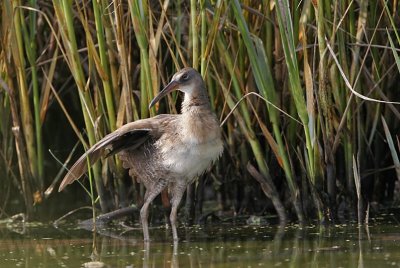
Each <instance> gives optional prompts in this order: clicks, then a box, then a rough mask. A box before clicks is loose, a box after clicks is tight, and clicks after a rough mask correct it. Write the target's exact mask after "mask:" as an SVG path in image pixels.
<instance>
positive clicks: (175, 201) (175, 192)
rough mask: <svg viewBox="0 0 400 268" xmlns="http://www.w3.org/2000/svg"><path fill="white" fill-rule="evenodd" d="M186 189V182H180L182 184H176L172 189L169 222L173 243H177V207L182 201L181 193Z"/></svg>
mask: <svg viewBox="0 0 400 268" xmlns="http://www.w3.org/2000/svg"><path fill="white" fill-rule="evenodd" d="M185 189H186V182H185V181H184V180H182V182H179V181H178V182H176V183H175V184H174V185H173V187H172V189H171V193H172V198H171V206H172V208H171V214H170V216H169V220H170V222H171V228H172V236H173V239H174V241H178V231H177V229H176V227H177V221H176V215H177V213H178V206H179V204H180V202H181V200H182V196H183V193H184V192H185Z"/></svg>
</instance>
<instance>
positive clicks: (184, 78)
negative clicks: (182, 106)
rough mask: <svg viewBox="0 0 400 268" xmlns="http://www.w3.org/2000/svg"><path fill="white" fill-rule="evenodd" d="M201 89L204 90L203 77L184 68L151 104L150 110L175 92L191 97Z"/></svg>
mask: <svg viewBox="0 0 400 268" xmlns="http://www.w3.org/2000/svg"><path fill="white" fill-rule="evenodd" d="M200 88H204V81H203V78H202V77H201V75H200V74H199V73H198V72H197V71H196V70H195V69H193V68H190V67H188V68H183V69H182V70H180V71H178V72H177V73H176V74H174V76H173V77H172V79H171V82H169V84H168V85H167V86H166V87H165V88H164V89H163V90H161V91H160V93H159V94H158V95H157V96H156V97H155V98H154V99H153V100H152V101H151V102H150V105H149V108H151V107H153V106H154V104H156V103H157V102H158V101H160V99H162V98H163V97H165V96H166V95H167V94H168V93H170V92H172V91H174V90H179V91H182V92H184V93H185V94H190V95H191V94H193V92H194V91H195V90H199V89H200Z"/></svg>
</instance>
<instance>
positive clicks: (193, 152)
mask: <svg viewBox="0 0 400 268" xmlns="http://www.w3.org/2000/svg"><path fill="white" fill-rule="evenodd" d="M173 90H179V91H182V92H184V93H185V97H184V101H183V103H182V113H181V114H177V115H172V114H163V115H158V116H155V117H152V118H148V119H142V120H138V121H135V122H131V123H128V124H126V125H124V126H122V127H120V128H119V129H117V130H116V131H114V132H112V133H110V134H108V135H107V136H105V137H104V138H103V139H102V140H100V141H99V142H98V143H96V144H95V145H93V147H92V148H90V149H89V150H88V151H87V152H86V153H85V154H84V155H82V156H81V157H80V158H79V159H78V161H77V162H76V163H75V164H74V165H73V166H72V168H71V169H70V170H69V172H68V173H67V175H66V176H65V178H64V179H63V181H62V182H61V185H60V188H59V191H62V190H63V189H64V188H65V186H66V185H68V184H70V183H72V182H73V181H74V180H76V179H78V178H80V177H81V176H82V175H83V174H84V173H85V172H86V171H87V158H89V161H90V164H91V165H92V164H93V163H95V162H96V161H97V160H98V159H99V158H100V157H101V156H102V155H103V154H104V153H105V152H106V153H107V156H109V155H113V154H118V155H119V157H120V159H121V160H122V163H123V167H124V168H127V169H129V174H130V175H131V176H132V177H135V178H137V179H138V180H139V181H140V182H141V183H143V184H144V186H145V187H146V194H145V198H144V204H143V206H142V208H141V210H140V217H141V223H142V227H143V235H144V240H145V241H148V240H149V230H148V221H147V219H148V207H149V205H150V203H151V202H152V201H153V200H154V198H155V197H156V196H157V195H158V194H160V192H161V191H162V190H163V189H164V188H165V187H167V186H168V190H169V194H170V202H171V215H170V220H171V227H172V234H173V239H174V240H178V234H177V229H176V225H177V222H176V215H177V209H178V206H179V203H180V201H181V199H182V196H183V194H184V192H185V190H186V187H187V185H188V184H189V183H191V182H192V181H193V180H194V179H195V178H196V177H197V176H198V175H200V174H201V173H203V172H204V171H206V170H207V168H208V167H209V166H210V165H211V164H212V162H213V161H215V160H216V159H217V158H218V157H219V156H220V155H221V153H222V150H223V145H222V140H221V129H220V126H219V123H218V120H217V118H216V116H215V114H214V113H213V112H212V111H211V107H210V103H209V100H208V96H207V91H206V88H205V84H204V81H203V79H202V77H201V75H200V74H199V73H198V72H197V71H196V70H194V69H192V68H184V69H182V70H180V71H179V72H177V73H176V74H175V75H174V76H173V77H172V80H171V82H170V83H169V84H168V85H167V86H166V87H165V88H164V89H163V90H162V91H161V92H160V94H159V95H158V96H156V97H155V98H154V99H153V101H152V102H151V103H150V107H152V106H153V105H154V104H155V103H156V102H158V101H159V100H160V99H161V98H162V97H164V96H165V95H166V94H168V93H169V92H171V91H173Z"/></svg>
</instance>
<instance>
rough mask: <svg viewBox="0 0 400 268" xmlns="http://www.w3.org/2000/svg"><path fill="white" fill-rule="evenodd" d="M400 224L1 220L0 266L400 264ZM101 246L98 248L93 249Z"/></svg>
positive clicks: (339, 265)
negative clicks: (82, 225)
mask: <svg viewBox="0 0 400 268" xmlns="http://www.w3.org/2000/svg"><path fill="white" fill-rule="evenodd" d="M399 227H400V225H399V224H397V223H392V224H390V225H383V224H371V225H370V226H368V227H365V226H363V227H360V228H359V227H358V226H357V225H336V226H331V227H321V226H307V227H303V228H300V227H299V226H297V225H289V226H286V227H285V228H279V227H277V226H237V225H228V224H227V225H225V224H224V225H218V226H217V225H212V226H205V227H192V228H184V227H181V228H179V235H180V237H181V241H180V242H179V243H177V244H174V243H172V240H171V234H170V230H169V229H165V228H163V227H160V228H152V229H150V236H151V238H152V242H150V243H149V244H145V243H143V241H142V233H141V230H140V228H138V229H134V230H127V229H125V228H122V227H112V228H105V229H100V230H98V232H97V233H95V234H93V233H92V232H90V231H87V230H82V229H78V228H76V227H74V226H61V227H59V228H55V227H53V226H52V225H51V224H33V225H32V224H31V225H29V226H27V225H22V224H17V225H15V224H12V225H11V224H5V223H3V224H0V267H400V232H399V230H400V228H399ZM94 248H95V250H93V249H94Z"/></svg>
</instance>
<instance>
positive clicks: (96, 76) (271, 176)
mask: <svg viewBox="0 0 400 268" xmlns="http://www.w3.org/2000/svg"><path fill="white" fill-rule="evenodd" d="M395 5H397V6H395ZM398 9H399V3H397V2H396V1H388V2H385V1H374V2H367V1H360V2H359V1H351V0H336V1H311V0H305V1H288V0H275V1H272V0H271V1H268V0H265V1H261V2H260V1H250V0H246V1H238V0H234V1H220V0H218V1H207V0H199V1H196V0H187V1H150V0H147V1H146V0H143V1H128V3H125V2H123V1H120V0H115V1H105V0H101V1H60V0H53V1H52V2H51V3H44V2H40V1H34V0H32V1H29V5H26V6H25V3H22V2H18V1H10V0H5V1H3V2H2V4H1V12H2V14H3V16H2V31H1V36H0V37H1V50H0V55H1V58H0V60H1V61H0V70H1V74H0V75H1V77H0V78H1V79H2V81H4V84H6V85H7V86H6V89H5V90H1V91H0V101H1V103H0V116H1V118H2V119H3V120H2V123H1V124H0V142H1V146H0V152H1V156H2V157H0V162H1V165H0V166H2V167H5V169H4V175H3V174H2V176H4V178H6V180H7V181H11V180H15V179H14V178H15V176H14V177H13V176H12V175H11V174H14V173H15V170H16V166H19V176H17V177H18V179H17V181H18V183H17V188H15V187H13V190H14V191H20V193H21V196H23V197H24V198H25V199H24V202H25V204H26V205H27V208H28V209H27V211H28V212H29V213H32V211H33V210H32V203H33V200H34V198H33V196H34V192H37V193H42V192H43V190H44V188H45V187H46V185H48V184H50V182H51V181H50V179H49V178H50V177H51V176H52V174H50V171H47V170H46V169H45V168H44V167H45V166H46V163H48V165H50V163H51V165H55V164H54V163H55V162H54V160H53V159H51V158H50V157H49V156H47V154H45V153H44V152H46V150H47V149H48V148H52V147H58V146H60V144H57V141H56V140H54V141H53V140H44V138H43V137H44V136H48V135H46V133H45V132H43V130H44V129H49V127H50V126H49V124H51V122H48V121H47V117H46V116H45V115H46V113H47V112H48V111H49V110H50V109H55V107H61V108H62V109H59V111H63V112H59V114H57V115H53V116H57V117H60V118H63V117H67V118H68V120H65V121H66V122H69V123H68V124H65V125H62V126H57V127H58V128H60V129H64V130H65V129H69V128H71V127H72V128H73V129H74V133H75V135H76V136H75V137H64V139H71V140H73V141H75V140H78V139H80V140H81V142H82V144H83V145H84V146H85V148H87V147H89V146H91V145H93V144H94V143H95V142H96V141H98V140H99V139H101V138H102V137H103V136H104V135H106V134H107V133H109V132H111V131H113V130H115V129H116V128H118V127H119V126H121V125H122V124H124V123H127V122H130V121H133V120H137V119H141V118H147V117H149V116H153V115H155V114H156V113H161V112H171V113H175V112H177V111H179V104H180V97H179V95H178V94H174V95H172V96H170V97H168V105H165V104H164V103H161V104H160V105H159V106H156V108H154V109H152V110H151V111H149V110H148V108H147V107H148V103H149V101H150V100H151V99H152V98H153V97H154V96H155V94H157V92H158V90H159V89H160V88H161V87H162V86H163V85H165V84H166V83H167V82H168V79H170V77H171V76H172V75H173V73H174V72H175V71H176V70H177V69H180V68H182V67H184V66H193V67H195V68H197V69H198V70H199V71H200V72H201V74H202V76H203V77H204V79H205V81H206V84H207V87H208V91H209V95H210V100H211V104H212V107H213V109H214V110H215V111H216V113H217V114H218V116H219V118H220V119H221V121H224V124H223V125H222V127H223V132H224V139H225V141H226V150H225V153H224V155H223V157H222V159H221V160H220V161H219V164H218V166H217V167H216V168H214V169H213V170H212V176H211V177H212V178H213V179H212V180H207V179H205V180H200V181H199V184H201V186H205V187H198V188H197V189H198V190H197V191H195V193H196V194H197V195H201V194H202V192H203V191H204V189H210V190H211V192H212V193H213V195H212V196H213V198H214V199H213V200H214V201H215V202H216V201H217V200H218V202H219V205H220V207H221V208H225V209H228V208H231V209H233V210H235V212H238V213H241V212H246V211H252V212H255V213H256V212H257V211H258V210H260V209H261V208H260V207H266V206H267V204H268V203H269V202H270V201H268V199H267V198H266V197H265V196H264V192H263V190H265V189H264V188H262V187H263V185H264V186H265V185H269V189H275V190H274V191H277V193H278V194H277V195H271V192H270V191H266V192H268V195H269V196H270V197H271V196H273V198H274V204H279V207H278V208H277V209H278V210H279V214H280V215H284V216H282V217H283V218H286V215H285V213H284V212H283V211H282V205H281V204H283V205H284V206H285V209H286V210H287V211H292V210H293V212H294V214H295V215H296V216H297V219H298V221H299V222H306V219H310V218H315V219H319V220H321V221H323V220H334V219H335V218H337V217H338V213H337V212H340V213H348V214H349V215H355V214H354V212H355V211H356V210H358V211H359V212H360V211H361V210H363V209H366V207H367V205H368V202H372V201H377V202H382V201H383V200H385V201H393V200H392V199H393V187H391V186H390V185H392V183H393V180H395V179H396V173H395V172H394V169H391V170H390V171H389V172H387V173H385V174H384V173H382V172H380V170H381V169H382V168H385V167H388V166H392V165H393V160H392V159H395V160H396V157H395V156H396V153H397V151H398V149H399V148H397V147H398V146H397V147H396V146H395V144H394V143H393V142H392V143H390V146H388V145H387V141H388V137H390V133H396V132H397V131H398V126H399V125H398V123H397V122H398V119H399V116H400V113H399V112H398V107H397V106H396V104H393V103H385V102H384V103H378V102H376V101H373V100H371V99H377V100H383V101H398V99H399V94H398V93H397V91H396V81H398V79H399V69H400V67H398V66H400V63H399V62H400V61H399V56H398V53H399V42H400V40H399V35H398V32H399V30H398V29H396V27H397V26H396V25H399V21H400V18H399V16H398V13H396V12H395V11H396V10H398ZM11 43H12V44H16V45H14V46H11V45H10V44H11ZM396 64H397V65H396ZM68 76H71V77H72V79H73V82H72V81H70V82H66V79H65V78H66V77H68ZM2 84H3V83H2ZM51 88H53V90H51ZM63 88H65V89H63ZM350 89H351V90H353V91H351V90H350ZM355 93H357V94H355ZM360 96H361V97H360ZM363 96H364V97H363ZM71 99H76V100H79V105H75V104H74V105H67V104H68V103H70V102H71ZM53 100H57V101H56V102H55V101H53ZM380 117H383V118H384V120H383V119H382V120H380ZM80 122H83V123H80ZM382 122H384V123H382ZM77 126H78V127H77ZM11 133H12V134H13V135H11ZM57 135H62V131H60V132H57ZM86 140H87V141H86ZM71 144H72V145H71V148H72V146H73V142H71ZM63 149H64V150H66V151H68V150H70V148H63ZM391 156H393V158H392V157H391ZM353 159H357V161H355V160H354V161H353ZM395 162H396V161H395ZM354 163H356V165H357V166H354ZM396 163H397V162H396ZM248 164H249V165H248ZM247 167H251V174H250V173H248V172H247ZM45 171H46V172H45ZM92 174H93V178H94V183H95V186H96V190H97V194H98V195H99V197H100V199H99V200H100V202H99V203H100V207H101V209H102V211H104V212H105V211H109V210H113V209H115V208H117V207H119V206H126V205H128V204H129V203H131V202H132V200H134V202H136V203H140V200H141V195H142V194H143V190H142V189H141V186H140V185H137V184H136V183H135V182H132V181H131V180H130V179H128V176H127V173H126V172H125V171H124V170H123V169H122V167H121V164H120V163H119V161H118V159H117V158H113V159H104V160H102V161H101V163H98V164H97V165H95V166H94V167H93V173H92ZM254 174H257V175H256V177H257V178H256V179H257V180H253V178H252V175H254ZM388 174H389V175H388ZM355 176H356V177H357V178H355ZM262 178H264V180H265V184H264V183H263V181H262ZM355 179H356V182H357V184H355ZM258 183H261V185H259V184H258ZM271 183H274V184H275V185H272V186H271ZM356 185H357V187H356ZM18 186H23V187H20V188H18ZM243 186H244V187H243ZM360 186H361V188H360ZM72 187H73V186H72ZM128 189H131V190H128ZM279 198H281V200H282V201H286V200H287V202H279V200H278V199H279ZM360 198H362V199H363V200H364V201H365V202H361V203H359V204H364V207H358V208H357V207H356V206H355V205H354V204H355V202H354V201H355V200H360ZM35 200H36V202H39V201H40V198H36V199H35ZM197 200H202V199H201V198H198V199H197ZM0 201H2V200H0ZM0 204H1V202H0ZM250 204H253V205H250ZM191 209H193V206H192V207H191ZM200 211H201V210H200ZM289 215H290V214H289Z"/></svg>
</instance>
